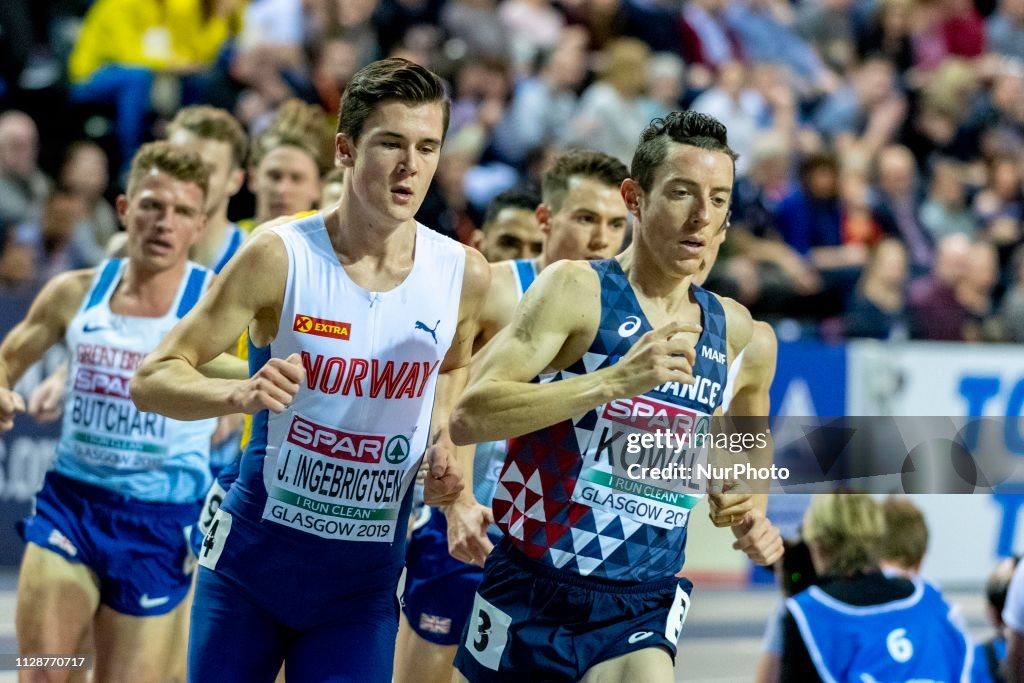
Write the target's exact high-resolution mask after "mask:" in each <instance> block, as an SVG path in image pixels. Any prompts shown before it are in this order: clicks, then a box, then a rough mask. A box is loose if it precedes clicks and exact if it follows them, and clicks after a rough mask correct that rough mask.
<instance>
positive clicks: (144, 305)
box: [110, 257, 188, 317]
mask: <svg viewBox="0 0 1024 683" xmlns="http://www.w3.org/2000/svg"><path fill="white" fill-rule="evenodd" d="M187 266H188V261H186V260H182V261H181V262H180V263H178V264H175V265H173V266H171V267H170V268H166V269H164V270H154V269H150V268H147V267H146V266H145V265H143V264H142V263H140V262H139V261H136V260H135V259H133V258H131V257H129V258H128V263H127V265H126V266H125V269H124V275H123V276H122V278H121V282H120V283H119V284H118V286H117V290H116V291H115V292H114V295H113V296H112V297H111V301H110V308H111V310H112V311H114V312H115V313H120V314H124V315H135V316H142V317H160V316H163V315H165V314H166V313H167V311H168V310H170V307H171V304H172V303H174V298H175V296H176V295H177V293H178V285H180V284H181V278H182V277H184V275H185V268H186V267H187Z"/></svg>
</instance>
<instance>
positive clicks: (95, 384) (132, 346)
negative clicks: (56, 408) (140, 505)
mask: <svg viewBox="0 0 1024 683" xmlns="http://www.w3.org/2000/svg"><path fill="white" fill-rule="evenodd" d="M126 266H127V260H126V259H113V260H110V261H105V262H104V263H102V264H100V265H99V267H97V268H96V275H95V277H94V278H93V281H92V284H91V286H90V287H89V292H88V293H87V294H86V296H85V299H84V301H83V302H82V305H81V307H80V308H79V309H78V313H76V314H75V317H74V318H72V319H71V322H70V323H69V324H68V329H67V333H66V335H65V340H66V341H67V346H68V349H69V351H70V355H71V365H70V371H69V378H70V380H69V387H68V393H67V396H66V397H65V399H64V422H63V429H62V430H61V437H60V441H59V442H58V443H57V463H56V470H57V472H59V473H60V474H62V475H64V476H67V477H71V478H72V479H77V480H78V481H83V482H86V483H88V484H92V485H94V486H100V487H103V488H106V489H110V490H112V491H116V492H118V493H120V494H123V495H125V496H128V497H130V498H134V499H137V500H144V501H151V502H153V501H155V502H165V503H191V502H193V501H196V500H202V498H203V496H204V495H205V494H206V490H207V489H208V488H209V487H210V481H211V476H210V464H209V459H210V436H211V435H212V434H213V430H214V428H215V427H216V423H217V421H216V420H212V419H211V420H190V421H182V420H172V419H171V418H169V417H164V416H163V415H158V414H156V413H144V412H141V411H139V410H138V409H137V408H136V407H135V404H134V403H132V400H131V397H130V396H129V394H128V383H129V382H130V381H131V378H132V376H133V375H134V374H135V369H136V368H137V367H138V366H139V364H140V363H141V362H142V359H143V358H145V356H146V354H148V353H149V352H150V351H152V350H153V349H154V348H156V345H157V344H158V343H159V342H160V340H162V339H163V338H164V336H166V335H167V333H168V332H169V331H170V329H171V328H172V327H174V325H175V324H176V323H177V322H178V320H180V319H181V318H182V316H184V315H185V314H186V313H188V311H189V310H191V308H192V306H194V305H195V303H196V301H197V300H198V299H199V296H200V294H202V293H203V292H204V291H205V290H206V287H207V285H208V284H209V282H210V278H211V276H212V273H211V272H210V271H209V270H207V269H206V268H203V267H202V266H200V265H199V264H197V263H192V262H189V264H188V266H187V267H186V269H185V275H184V277H183V278H182V280H181V283H180V284H179V285H178V292H177V295H176V296H175V298H174V303H172V304H171V307H170V309H169V310H168V311H167V313H165V314H164V315H163V316H161V317H159V318H143V317H137V316H129V315H118V314H116V313H114V312H112V311H111V310H110V298H111V296H112V295H113V293H114V292H115V291H116V290H117V285H118V283H119V282H120V281H121V278H122V276H123V275H124V271H125V267H126Z"/></svg>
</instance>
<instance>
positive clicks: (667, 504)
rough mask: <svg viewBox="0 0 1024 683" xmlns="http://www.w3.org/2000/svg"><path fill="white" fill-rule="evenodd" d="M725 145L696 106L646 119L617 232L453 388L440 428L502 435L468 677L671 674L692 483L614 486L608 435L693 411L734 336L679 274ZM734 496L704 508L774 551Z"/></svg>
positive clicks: (542, 290) (721, 215) (619, 440)
mask: <svg viewBox="0 0 1024 683" xmlns="http://www.w3.org/2000/svg"><path fill="white" fill-rule="evenodd" d="M734 159H735V154H734V153H733V152H732V151H731V150H730V149H729V147H728V143H727V140H726V131H725V127H724V126H722V125H721V124H720V123H719V122H718V121H716V120H714V119H713V118H711V117H708V116H706V115H702V114H698V113H695V112H683V113H673V114H671V115H669V116H668V117H666V119H664V120H661V119H657V120H655V121H654V122H653V123H652V125H651V126H650V127H648V129H647V130H646V131H645V132H644V134H643V136H642V137H641V143H640V145H639V147H638V148H637V151H636V154H635V155H634V158H633V163H632V169H631V178H630V179H629V180H626V181H625V182H624V183H623V185H622V196H623V199H624V200H625V202H626V205H627V207H628V208H629V209H630V211H631V212H632V213H633V215H634V217H635V219H636V222H635V227H634V239H633V244H632V245H631V246H630V248H629V249H627V250H626V251H625V252H623V253H622V254H621V255H620V256H618V257H617V258H616V259H612V260H608V261H597V262H592V263H585V262H582V263H581V262H574V261H569V262H565V263H561V264H556V265H555V266H552V267H551V268H549V269H547V270H546V271H545V272H544V273H543V274H542V275H541V277H540V278H538V280H537V282H536V284H535V285H534V286H533V287H532V288H531V289H530V291H529V292H528V293H527V295H526V296H525V297H524V299H523V302H522V305H521V306H519V307H518V308H517V309H516V313H515V318H514V320H513V322H512V324H511V325H510V326H509V328H508V329H506V330H505V331H504V332H503V333H502V334H501V335H499V336H498V337H497V338H496V339H495V340H494V343H493V344H492V347H491V348H490V349H489V350H488V352H487V353H486V355H485V357H484V363H483V367H482V368H481V370H480V371H479V373H478V374H477V375H476V376H475V378H474V380H473V381H472V383H471V385H470V387H469V389H468V390H467V392H466V393H465V394H464V395H463V397H462V399H461V401H460V402H459V404H458V406H457V409H456V411H455V413H454V414H453V417H452V425H451V429H452V436H453V438H454V440H455V442H456V443H473V442H480V441H489V440H495V439H503V438H510V437H515V438H514V439H513V442H512V445H511V447H510V451H509V455H508V458H507V460H506V464H505V467H504V469H503V471H502V473H501V477H500V479H499V481H498V485H497V489H496V491H495V496H494V505H493V510H494V516H495V520H496V521H497V523H498V526H499V527H500V528H501V530H502V532H503V538H502V540H501V542H500V543H499V544H498V545H497V546H496V547H495V549H494V551H493V552H492V553H491V554H490V556H489V557H488V560H487V563H486V565H485V569H484V580H483V583H482V584H481V586H480V589H479V590H478V591H477V596H476V600H475V603H474V609H473V617H472V621H471V622H470V624H469V626H468V628H467V629H466V632H465V634H464V639H463V641H462V643H461V645H460V647H459V652H458V654H457V656H456V662H455V663H456V667H457V668H458V669H459V670H460V671H461V672H462V674H463V675H465V677H466V678H467V679H469V680H471V681H505V680H507V681H514V680H521V679H523V678H524V677H532V678H543V679H546V680H573V681H575V680H580V679H589V678H601V679H602V680H611V681H633V680H646V681H666V682H668V681H672V680H673V679H674V676H673V671H672V668H673V663H672V662H673V657H674V654H675V651H676V643H677V640H678V638H679V634H680V631H681V628H682V623H683V620H684V619H685V616H686V611H687V609H688V606H689V592H690V589H691V584H690V582H689V581H687V580H686V579H679V578H676V576H675V575H676V573H677V572H678V571H679V568H680V567H681V566H682V565H683V558H684V553H683V550H684V546H685V540H686V524H687V522H688V520H689V513H690V510H691V509H692V508H693V506H694V505H696V503H697V502H698V501H699V498H700V494H699V492H697V491H694V492H693V493H687V492H685V490H680V489H679V488H678V487H675V488H673V486H672V485H668V484H666V485H664V486H652V485H650V484H647V483H644V482H638V481H632V480H631V479H630V478H628V477H626V476H625V472H624V471H623V470H625V469H626V467H625V465H626V454H627V453H628V452H629V451H627V450H626V448H625V444H626V443H628V438H629V437H631V436H636V435H637V434H636V429H637V427H638V426H640V427H642V426H644V425H647V426H650V425H651V424H652V422H654V421H655V420H659V421H662V422H663V423H664V424H665V425H667V426H668V427H669V428H670V431H671V432H673V433H675V434H677V435H679V434H680V432H682V433H691V432H695V431H697V430H698V429H700V428H702V426H703V425H707V424H708V422H709V420H710V418H711V416H713V415H714V414H715V413H716V411H719V409H720V406H721V403H722V398H723V396H722V395H723V389H724V386H725V382H726V373H727V369H728V365H729V361H730V360H731V359H734V358H735V357H736V356H737V355H738V354H739V353H740V352H741V351H742V350H743V348H744V347H745V346H746V345H747V344H748V342H749V341H750V339H751V336H752V329H753V322H752V320H751V318H750V314H749V313H748V312H747V311H746V309H745V308H743V307H742V306H741V305H739V304H737V303H736V302H734V301H732V300H729V299H722V298H719V297H717V296H715V295H713V294H711V293H710V292H707V291H706V290H704V289H702V288H700V287H698V286H696V285H694V284H693V282H692V281H693V277H694V275H696V274H697V273H698V272H699V270H700V266H701V263H702V261H703V259H704V257H705V254H706V251H707V248H708V246H709V245H710V244H711V242H712V240H713V239H715V237H716V235H717V234H718V233H719V232H720V231H721V230H723V229H724V228H725V225H726V221H727V217H728V210H729V202H730V198H731V193H732V187H733V180H734ZM542 373H545V374H544V376H543V377H539V376H541V375H542ZM548 373H552V374H548ZM534 378H538V379H537V380H535V379H534ZM520 435H521V436H520ZM635 459H636V458H635V456H633V457H632V460H631V461H630V462H634V461H635ZM687 485H689V484H688V483H687ZM733 495H734V497H729V496H728V495H726V496H720V497H719V499H718V503H717V505H718V506H719V510H718V512H719V513H724V514H725V515H726V516H727V519H728V522H727V523H731V524H732V525H733V526H732V527H731V528H732V530H733V533H734V534H735V535H736V537H737V541H736V544H735V546H736V547H737V548H738V549H740V550H742V551H743V552H745V553H746V554H747V555H748V556H749V557H750V558H751V559H752V560H754V561H755V562H757V563H760V564H771V563H773V562H774V561H775V560H776V559H778V557H779V556H781V554H782V541H781V538H780V537H779V534H778V530H777V529H775V528H774V527H773V526H772V525H771V524H770V523H769V522H768V520H767V519H766V518H765V517H764V512H763V511H764V505H765V502H766V501H765V496H763V495H761V496H757V497H755V498H754V499H753V500H751V499H750V497H749V496H742V495H738V494H733ZM752 504H753V509H750V506H751V505H752ZM733 510H736V511H735V512H734V511H733Z"/></svg>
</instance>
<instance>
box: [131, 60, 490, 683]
mask: <svg viewBox="0 0 1024 683" xmlns="http://www.w3.org/2000/svg"><path fill="white" fill-rule="evenodd" d="M448 106H449V105H448V100H447V98H446V96H445V92H444V86H443V84H442V82H441V80H440V79H439V78H438V77H437V76H436V75H434V74H433V73H431V72H429V71H427V70H426V69H424V68H422V67H420V66H418V65H415V64H413V63H411V62H408V61H406V60H403V59H397V58H396V59H386V60H382V61H379V62H374V63H373V64H370V65H369V66H367V67H364V68H363V69H361V70H360V71H359V72H358V73H357V74H356V75H355V76H353V78H352V80H351V81H350V82H349V84H348V87H347V88H346V90H345V93H344V94H343V95H342V99H341V107H340V112H341V113H340V115H339V123H338V134H337V136H336V153H337V159H338V161H339V162H340V164H341V165H342V166H344V167H345V168H346V171H345V176H344V179H343V181H342V182H343V186H344V191H343V194H342V197H341V200H340V202H339V203H338V205H337V206H335V207H331V208H329V209H327V210H325V211H324V212H323V213H317V214H314V215H312V216H308V217H305V218H301V219H299V220H296V221H294V222H291V223H286V224H284V225H280V226H276V227H274V228H272V229H269V230H268V231H266V232H264V233H262V234H259V235H256V236H254V237H253V239H252V240H250V241H249V242H248V243H247V244H246V245H245V246H244V247H243V248H242V251H241V252H240V253H239V254H238V255H237V256H236V257H235V259H233V260H232V262H231V263H229V264H228V267H227V269H226V270H225V271H224V275H223V276H222V278H221V280H219V281H218V282H217V283H216V285H215V286H214V288H213V289H212V291H211V293H210V295H209V296H208V297H206V298H204V299H203V300H202V301H201V302H200V304H199V308H198V309H197V310H196V312H195V314H194V315H191V316H189V317H188V318H187V319H185V320H183V321H182V323H181V324H180V325H179V326H178V327H177V328H175V330H174V331H173V332H172V333H171V334H170V336H169V337H168V339H167V340H166V342H165V343H164V344H162V345H161V346H160V348H158V349H157V350H156V351H155V352H154V353H153V354H152V355H151V356H150V357H149V358H148V359H147V361H146V363H144V365H143V367H142V368H141V370H140V374H139V377H138V381H137V382H136V383H133V386H132V391H133V397H134V398H135V399H136V401H138V402H139V403H140V404H141V405H145V406H147V407H151V408H153V409H158V410H160V411H162V412H165V413H167V414H169V415H172V416H176V417H179V418H183V419H198V418H204V417H210V416H215V415H223V414H227V413H233V412H245V413H252V414H254V417H253V435H252V439H251V440H250V442H249V444H248V446H247V447H246V451H245V453H244V454H243V456H242V460H241V467H240V473H239V477H238V479H237V480H236V481H235V483H234V484H233V485H232V487H231V490H230V491H229V493H228V496H227V498H226V499H225V501H224V504H223V505H222V506H221V507H220V509H219V510H218V511H217V514H216V516H215V518H214V521H213V525H212V526H211V528H210V532H209V534H208V535H207V537H206V540H205V541H204V544H203V546H204V547H203V551H202V553H201V554H200V558H199V563H200V569H199V578H198V581H197V587H196V596H195V607H194V609H193V619H192V636H191V642H190V644H189V679H190V680H194V681H207V680H219V681H239V682H243V681H244V682H246V683H252V682H259V681H272V680H273V679H274V677H275V675H276V674H277V672H278V669H279V668H280V666H281V663H282V661H283V662H284V664H285V674H286V676H287V677H288V678H294V679H295V680H299V681H304V680H317V681H327V680H353V681H356V680H358V681H381V682H382V683H383V682H388V681H390V680H391V665H392V661H393V656H394V640H395V633H396V630H397V625H398V610H397V604H396V599H395V589H396V586H397V583H398V578H399V575H400V573H401V569H402V565H403V563H404V552H405V528H404V527H405V525H406V521H407V519H408V516H409V507H410V503H411V499H412V496H411V495H410V494H411V486H412V483H413V480H414V478H415V473H416V468H417V465H418V463H419V460H420V456H421V454H422V453H423V452H424V451H425V450H426V449H427V448H428V447H432V448H431V452H430V454H428V456H429V457H431V460H432V461H431V468H430V473H429V474H428V476H427V484H426V488H427V490H426V497H427V501H428V502H431V503H434V504H439V503H444V502H449V501H450V500H452V499H454V498H455V497H456V496H457V495H458V493H459V491H460V490H461V487H462V484H461V477H460V476H459V473H458V469H457V466H456V464H455V461H454V457H453V455H451V453H452V452H453V451H454V447H453V446H451V443H450V440H449V439H448V437H447V432H446V428H445V427H446V422H447V416H448V414H449V411H450V408H451V405H452V403H453V397H454V395H455V393H452V392H457V391H458V390H459V389H460V388H461V387H460V386H459V385H460V379H461V381H462V382H464V381H465V368H466V366H467V365H468V362H469V359H470V355H471V351H472V338H473V331H474V329H475V325H476V321H475V318H476V315H477V310H478V308H479V306H480V304H481V302H482V300H483V297H484V295H485V294H486V290H487V287H488V284H489V281H490V276H489V272H488V268H487V264H486V262H485V261H484V259H483V257H482V256H481V255H480V254H479V253H478V252H476V251H474V250H471V249H468V248H466V247H463V246H462V245H460V244H458V243H456V242H454V241H452V240H449V239H447V238H444V237H442V236H440V235H439V234H438V233H436V232H433V231H431V230H429V229H428V228H426V227H424V226H422V225H420V224H418V223H417V222H416V220H415V219H414V216H415V214H416V211H417V209H418V208H419V206H420V204H421V203H422V201H423V197H424V194H425V193H426V191H427V188H428V186H429V184H430V181H431V179H432V177H433V175H434V171H435V170H436V168H437V162H438V156H439V153H440V148H441V142H442V140H443V139H444V134H445V130H446V128H447V121H448ZM246 327H248V331H249V365H250V370H251V374H252V376H251V378H250V379H249V380H246V381H241V382H229V381H220V380H214V379H206V378H204V377H203V376H201V375H200V373H199V372H198V371H197V370H196V368H197V367H198V366H199V365H201V364H202V363H203V362H204V361H205V360H206V358H207V357H208V356H213V355H215V354H216V353H217V352H218V351H220V350H222V349H224V348H226V347H228V346H229V345H230V344H231V343H232V342H233V341H234V340H235V339H237V337H238V335H239V334H240V333H241V332H242V331H243V330H245V329H246ZM442 374H443V375H445V377H444V378H443V379H442V381H441V382H439V381H438V376H439V375H442ZM435 383H438V384H441V385H442V386H439V387H438V392H437V393H438V395H437V400H436V401H435ZM432 414H433V418H434V420H433V425H432V424H431V417H432Z"/></svg>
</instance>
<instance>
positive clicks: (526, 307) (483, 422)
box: [451, 262, 618, 444]
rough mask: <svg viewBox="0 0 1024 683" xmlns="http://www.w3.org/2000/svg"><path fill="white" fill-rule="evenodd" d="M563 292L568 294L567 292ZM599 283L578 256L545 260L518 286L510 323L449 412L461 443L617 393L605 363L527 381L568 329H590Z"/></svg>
mask: <svg viewBox="0 0 1024 683" xmlns="http://www.w3.org/2000/svg"><path fill="white" fill-rule="evenodd" d="M570 292H571V295H570ZM599 296H600V295H599V284H598V281H597V277H596V275H595V274H594V272H593V271H592V270H591V269H590V268H589V266H586V265H585V264H578V263H573V262H565V263H560V264H556V265H554V266H551V267H550V268H547V269H546V270H545V271H544V272H543V273H542V274H541V275H540V277H539V278H538V279H537V281H536V282H535V283H534V285H533V286H532V287H531V288H530V290H529V291H528V292H527V293H526V296H525V297H524V298H523V300H522V301H521V302H520V304H519V307H518V308H517V309H516V312H515V314H514V317H513V320H512V323H511V324H510V325H509V327H508V328H506V329H505V330H502V331H501V332H500V333H499V334H498V335H497V336H495V337H494V339H493V340H492V341H491V343H490V344H489V345H488V348H487V350H486V351H485V352H484V354H483V356H482V357H481V359H480V367H479V370H476V369H475V368H474V370H475V372H474V375H475V376H474V378H473V380H472V382H471V383H470V386H469V387H468V388H467V390H466V392H465V394H464V395H463V397H462V400H461V401H459V403H458V405H457V406H456V408H455V411H454V413H453V415H452V425H451V430H452V438H453V439H454V440H455V443H458V444H468V443H480V442H483V441H497V440H499V439H507V438H509V437H512V436H518V435H520V434H526V433H529V432H532V431H536V430H537V429H541V428H543V427H547V426H549V425H552V424H556V423H557V422H559V421H561V420H564V419H567V418H569V417H571V416H573V415H578V414H580V413H582V412H586V411H587V410H590V409H591V408H593V407H594V406H597V405H600V404H601V403H604V402H605V401H608V400H610V399H612V398H614V397H616V396H617V395H618V393H617V392H616V391H615V390H614V389H613V388H612V386H611V384H612V383H611V382H610V381H609V380H610V377H609V375H610V374H611V373H610V372H609V370H601V371H598V372H595V373H590V374H587V375H581V376H579V377H575V378H572V379H569V380H563V381H560V382H551V383H549V384H532V383H531V382H530V380H531V379H533V378H534V377H536V376H537V375H538V374H539V373H541V372H542V371H543V370H544V369H545V368H548V367H549V366H550V365H552V362H553V361H554V360H555V359H556V357H557V356H558V355H559V352H560V351H561V350H562V349H563V347H564V346H565V344H566V342H567V340H569V338H570V337H571V336H573V335H581V334H585V333H586V331H587V330H591V331H592V330H596V328H597V319H596V318H597V315H598V312H599V311H600V301H599V299H598V297H599Z"/></svg>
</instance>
